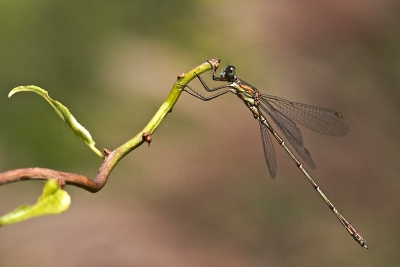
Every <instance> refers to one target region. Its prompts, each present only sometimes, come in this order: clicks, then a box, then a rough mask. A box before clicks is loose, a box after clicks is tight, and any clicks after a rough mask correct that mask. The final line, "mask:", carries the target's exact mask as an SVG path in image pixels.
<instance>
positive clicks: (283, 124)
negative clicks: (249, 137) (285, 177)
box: [259, 102, 316, 169]
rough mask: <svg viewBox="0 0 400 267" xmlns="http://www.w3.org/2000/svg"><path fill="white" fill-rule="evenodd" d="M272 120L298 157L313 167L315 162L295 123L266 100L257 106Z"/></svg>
mask: <svg viewBox="0 0 400 267" xmlns="http://www.w3.org/2000/svg"><path fill="white" fill-rule="evenodd" d="M264 104H265V105H264ZM259 107H260V108H261V110H263V111H264V112H265V113H266V114H268V116H269V117H270V118H271V119H272V120H273V121H274V123H275V125H276V126H277V127H278V129H279V130H280V131H281V132H282V134H283V136H284V137H285V139H286V140H287V141H288V142H289V143H290V145H291V146H292V147H293V148H294V149H295V150H296V152H297V154H298V155H299V156H300V158H302V159H303V161H304V162H305V163H307V165H308V166H309V167H310V168H311V169H315V168H316V166H315V163H314V161H313V159H312V158H311V154H310V152H309V151H308V150H307V148H305V147H304V146H303V139H302V136H301V132H300V130H299V129H298V128H297V126H296V124H295V123H294V122H293V121H292V120H291V119H290V118H288V117H286V116H285V115H283V114H282V113H281V112H279V111H278V110H276V109H275V108H274V107H273V106H272V105H271V104H270V103H268V102H266V103H263V104H260V106H259Z"/></svg>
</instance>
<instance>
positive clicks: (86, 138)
mask: <svg viewBox="0 0 400 267" xmlns="http://www.w3.org/2000/svg"><path fill="white" fill-rule="evenodd" d="M23 91H26V92H34V93H37V94H38V95H40V96H42V97H43V98H44V99H46V101H47V102H48V103H49V104H50V105H51V106H52V107H53V108H54V110H55V111H56V113H57V115H58V116H59V117H60V118H61V119H62V120H63V121H64V122H65V123H66V124H67V125H68V127H69V128H70V129H71V130H72V131H73V132H74V134H75V135H76V136H77V137H78V138H80V139H81V140H82V141H83V142H85V143H86V144H87V145H88V146H89V147H90V149H91V150H92V151H93V152H94V153H96V154H97V155H98V156H99V157H102V158H104V155H103V154H102V153H101V152H100V150H98V149H97V148H96V147H95V142H94V141H93V139H92V136H91V135H90V133H89V132H88V130H86V129H85V127H83V126H82V125H81V124H80V123H79V122H78V121H77V120H76V119H75V117H74V116H73V115H72V114H71V112H70V111H69V110H68V108H67V107H65V106H64V105H63V104H61V103H60V102H58V101H56V100H53V99H52V98H51V97H50V96H49V94H48V93H47V91H45V90H43V89H42V88H40V87H37V86H34V85H28V86H19V87H16V88H14V89H12V90H11V91H10V93H9V94H8V97H11V96H13V95H14V94H15V93H18V92H23Z"/></svg>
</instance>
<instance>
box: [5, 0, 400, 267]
mask: <svg viewBox="0 0 400 267" xmlns="http://www.w3.org/2000/svg"><path fill="white" fill-rule="evenodd" d="M0 10H1V14H2V15H1V16H0V113H1V115H0V169H1V171H6V170H9V169H15V168H25V167H35V166H38V167H46V168H52V169H56V170H61V171H67V172H76V173H81V174H85V175H87V176H89V177H94V176H95V175H96V172H97V169H98V167H99V166H100V164H101V160H100V159H99V158H98V157H96V156H95V155H94V154H93V153H92V152H91V151H90V150H89V149H88V148H87V147H86V146H85V145H84V144H83V143H82V142H81V141H79V140H78V139H76V138H75V137H74V136H73V134H72V133H71V132H70V130H69V129H68V128H67V127H66V126H65V125H64V124H63V123H62V121H61V120H60V119H59V118H58V117H57V116H56V114H55V113H54V112H53V110H52V108H51V107H50V106H49V105H48V104H47V103H46V102H45V101H44V100H43V99H41V98H40V97H39V96H37V95H35V94H31V93H21V94H17V95H15V96H13V97H12V98H11V99H8V98H7V94H8V92H9V91H10V90H11V89H12V88H14V87H16V86H19V85H29V84H34V85H37V86H40V87H42V88H44V89H45V90H48V91H49V94H50V96H51V97H53V98H54V99H56V100H58V101H60V102H61V103H63V104H64V105H66V106H67V107H68V108H69V109H70V110H71V112H72V113H73V114H74V115H75V117H76V118H77V119H78V121H79V122H81V123H82V124H83V125H84V126H85V127H86V128H87V129H88V130H89V131H90V132H91V134H92V136H93V137H94V139H95V141H96V142H97V146H98V147H99V148H103V147H105V148H108V149H111V150H113V149H115V148H116V147H118V146H119V145H121V144H123V143H124V142H125V141H127V140H128V139H130V138H131V137H133V136H134V135H136V134H137V133H138V132H139V131H140V130H141V129H142V128H143V127H144V125H145V124H146V123H147V122H148V121H149V119H150V118H151V117H152V116H153V115H154V113H155V112H156V110H157V109H158V107H159V106H160V105H161V104H162V103H163V101H164V100H165V98H166V96H167V95H168V93H169V91H170V88H171V87H172V85H173V84H174V82H175V80H176V76H177V75H178V74H180V73H182V72H185V71H188V70H190V69H192V68H194V67H195V66H197V65H199V64H201V63H203V62H205V61H206V60H208V59H211V58H212V57H219V58H221V59H222V62H221V67H224V66H226V64H228V61H229V63H230V64H234V65H235V66H236V67H237V71H238V75H239V76H240V77H242V78H243V79H244V80H246V81H248V82H250V83H252V84H253V85H254V86H256V87H257V88H258V89H259V90H260V91H261V92H263V93H265V94H271V95H277V96H280V97H282V98H286V99H289V100H292V101H296V102H302V103H308V104H312V105H317V106H322V107H327V108H331V109H334V110H338V111H340V112H341V113H342V114H344V115H345V116H346V118H347V121H348V123H349V125H350V132H349V133H348V134H347V135H346V136H344V137H341V138H336V137H329V136H323V135H320V134H317V133H314V132H311V131H309V130H308V129H305V128H303V127H302V128H301V129H302V132H303V136H304V140H305V141H304V142H305V145H306V146H307V148H308V149H309V150H310V151H311V153H312V155H313V158H314V160H315V162H316V164H317V169H316V170H315V171H311V174H312V175H313V176H314V178H315V179H316V180H317V182H318V183H319V184H320V186H321V188H322V189H323V190H324V191H325V193H326V194H327V195H328V197H330V198H331V200H332V201H333V202H334V203H335V204H336V205H337V207H338V208H339V210H340V211H341V212H342V213H343V214H344V215H345V217H346V218H348V219H349V220H350V221H351V222H352V223H353V224H354V225H355V226H356V227H357V228H358V229H359V230H360V232H361V233H362V234H363V235H364V237H365V238H366V239H367V241H368V245H369V246H370V249H369V250H366V249H363V248H361V247H359V245H358V244H357V243H356V242H354V241H353V240H352V238H351V237H350V236H349V235H348V234H347V233H346V231H345V230H344V228H343V227H342V226H341V225H340V223H339V222H338V221H337V219H336V218H335V216H334V215H333V214H332V213H331V212H330V211H329V209H328V208H327V207H326V205H325V203H324V202H323V201H322V200H321V199H320V197H319V196H318V194H317V193H316V192H314V189H313V188H312V187H311V186H310V185H309V183H308V182H307V181H306V179H305V177H304V176H303V175H302V174H301V172H300V171H299V170H298V169H297V168H296V166H295V165H294V164H293V162H292V161H291V160H290V158H289V157H288V156H287V155H286V154H285V152H284V151H282V149H281V147H279V146H278V145H277V144H276V143H275V150H276V153H277V161H278V175H277V178H276V179H275V180H272V179H270V177H269V174H268V170H267V167H266V165H265V162H264V158H263V151H262V144H261V140H260V136H259V128H258V124H257V122H256V121H255V120H254V119H253V118H252V116H251V114H250V112H249V111H248V110H247V109H246V107H245V106H244V105H243V103H241V101H239V100H238V99H237V98H236V97H235V96H234V95H225V96H224V97H221V98H218V99H215V100H213V101H211V102H202V101H200V100H198V99H195V98H193V97H191V96H189V95H188V94H183V95H182V96H181V98H180V99H179V101H178V103H177V105H176V106H175V108H174V110H173V112H172V113H171V114H169V115H168V116H167V118H166V119H165V120H164V121H163V123H162V124H161V126H160V128H159V129H158V130H157V131H156V132H155V134H154V135H153V142H152V143H151V146H150V147H147V145H143V146H141V147H139V148H138V149H136V150H134V151H133V152H132V153H131V154H129V155H128V156H127V157H125V158H124V159H123V160H122V161H121V162H120V163H119V164H118V165H117V167H116V169H115V170H114V171H113V172H112V174H111V177H110V179H109V181H108V183H107V185H106V186H105V187H104V189H103V190H102V191H100V192H99V193H97V194H91V193H88V192H86V191H84V190H81V189H79V188H74V187H71V186H68V187H67V190H68V192H69V193H70V194H71V196H72V201H73V203H72V206H71V207H70V209H69V210H68V211H67V212H66V213H64V214H62V215H59V216H47V217H42V218H37V219H33V220H30V221H26V222H23V223H19V224H16V225H11V226H7V227H3V228H1V229H0V266H399V264H400V254H399V249H400V231H399V224H400V215H399V194H400V179H399V173H400V164H399V158H400V154H399V153H400V152H399V150H400V145H399V136H400V126H399V119H400V104H399V100H400V4H399V2H398V1H393V0H380V1H376V0H367V1H365V0H364V1H361V0H349V1H345V2H340V1H334V0H329V1H328V0H327V1H318V0H310V1H306V2H301V1H297V2H296V1H287V0H280V1H254V0H253V1H252V0H249V1H235V0H230V1H189V0H180V1H161V0H158V1H156V0H150V1H120V0H116V1H90V0H84V1H48V0H47V1H46V0H44V1H7V0H3V1H1V2H0ZM204 77H206V78H210V74H205V75H204ZM193 84H194V86H196V87H197V88H199V89H200V87H199V85H198V83H195V82H194V83H193ZM41 188H42V182H40V181H35V182H32V181H29V182H28V181H26V182H20V183H14V184H9V185H5V186H2V187H0V203H1V204H0V214H4V213H6V212H8V211H10V210H12V209H14V208H15V207H17V206H19V205H21V204H23V203H27V204H32V203H34V202H35V201H36V198H37V197H38V196H39V195H40V194H41Z"/></svg>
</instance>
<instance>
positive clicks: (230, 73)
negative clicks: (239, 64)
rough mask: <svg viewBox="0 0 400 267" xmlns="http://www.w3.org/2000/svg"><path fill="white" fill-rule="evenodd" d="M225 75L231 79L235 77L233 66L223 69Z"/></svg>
mask: <svg viewBox="0 0 400 267" xmlns="http://www.w3.org/2000/svg"><path fill="white" fill-rule="evenodd" d="M225 73H226V76H227V77H233V76H235V75H236V68H235V67H234V66H228V67H226V69H225Z"/></svg>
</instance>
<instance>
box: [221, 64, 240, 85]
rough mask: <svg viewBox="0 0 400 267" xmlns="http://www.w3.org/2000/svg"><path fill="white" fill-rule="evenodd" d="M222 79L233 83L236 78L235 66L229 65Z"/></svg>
mask: <svg viewBox="0 0 400 267" xmlns="http://www.w3.org/2000/svg"><path fill="white" fill-rule="evenodd" d="M220 76H221V78H224V79H225V80H226V81H228V82H232V81H233V79H234V78H235V76H236V68H235V66H232V65H229V66H228V67H226V68H225V69H224V70H223V71H222V72H221V75H220Z"/></svg>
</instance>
